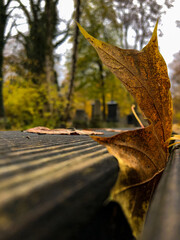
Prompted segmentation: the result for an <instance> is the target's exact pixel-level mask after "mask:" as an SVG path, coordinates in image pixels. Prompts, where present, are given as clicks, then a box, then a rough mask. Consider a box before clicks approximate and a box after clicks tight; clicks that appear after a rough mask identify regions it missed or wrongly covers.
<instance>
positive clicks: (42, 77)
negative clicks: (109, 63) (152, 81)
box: [0, 0, 180, 130]
mask: <svg viewBox="0 0 180 240" xmlns="http://www.w3.org/2000/svg"><path fill="white" fill-rule="evenodd" d="M179 9H180V3H179V0H159V1H158V0H98V1H96V0H89V1H83V0H1V1H0V129H1V130H21V129H27V128H30V127H35V126H46V127H50V128H59V127H68V128H71V127H75V128H107V127H110V128H124V127H131V126H136V125H138V123H137V121H136V119H135V118H134V116H133V114H132V111H131V106H132V105H133V104H135V105H136V103H135V102H134V99H133V98H132V97H131V96H130V95H129V93H128V92H127V91H126V89H125V88H124V87H123V85H122V84H121V82H120V80H118V79H117V78H116V77H115V76H114V75H113V74H111V73H110V72H109V70H108V69H107V68H106V67H105V66H104V65H102V62H101V61H100V59H99V57H98V55H97V54H96V52H95V50H94V49H93V47H92V46H90V44H89V43H88V42H87V40H85V39H84V37H83V36H82V34H80V33H79V30H78V28H77V26H76V24H75V20H76V21H78V22H79V23H80V24H81V25H82V26H83V27H84V28H85V29H86V30H87V31H88V32H89V33H90V34H91V35H93V36H94V37H95V38H98V39H101V40H103V41H105V42H108V43H110V44H112V45H116V46H118V47H121V48H126V49H128V48H133V49H137V50H140V49H142V48H143V47H144V46H145V45H146V44H147V42H148V41H149V39H150V37H151V34H152V31H153V28H154V26H155V23H156V21H157V19H158V18H159V19H160V23H159V27H158V29H159V30H158V35H159V46H160V52H161V53H162V55H163V56H164V58H165V61H166V63H167V65H168V72H169V76H170V80H171V85H172V88H171V91H172V95H173V104H174V123H175V124H178V123H180V44H179V42H180V15H179ZM136 112H138V113H139V112H140V111H139V109H138V107H136Z"/></svg>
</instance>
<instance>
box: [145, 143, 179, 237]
mask: <svg viewBox="0 0 180 240" xmlns="http://www.w3.org/2000/svg"><path fill="white" fill-rule="evenodd" d="M152 239H153V240H178V239H180V145H177V146H175V147H174V148H173V149H172V152H171V155H170V159H169V162H168V164H167V166H166V169H165V171H164V172H163V175H162V177H161V179H160V183H159V184H158V187H157V189H156V191H155V194H154V197H153V199H152V202H151V206H150V208H149V212H148V215H147V220H146V224H145V228H144V232H143V234H142V240H152Z"/></svg>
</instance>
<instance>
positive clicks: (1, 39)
mask: <svg viewBox="0 0 180 240" xmlns="http://www.w3.org/2000/svg"><path fill="white" fill-rule="evenodd" d="M6 21H7V15H6V8H5V5H4V3H3V1H2V2H1V3H0V122H2V120H4V121H5V112H4V102H3V59H4V56H3V50H4V45H5V36H4V33H5V27H6Z"/></svg>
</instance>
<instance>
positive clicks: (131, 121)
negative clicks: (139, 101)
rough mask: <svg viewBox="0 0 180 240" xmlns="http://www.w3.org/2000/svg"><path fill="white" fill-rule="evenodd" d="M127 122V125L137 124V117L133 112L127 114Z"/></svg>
mask: <svg viewBox="0 0 180 240" xmlns="http://www.w3.org/2000/svg"><path fill="white" fill-rule="evenodd" d="M127 124H128V125H134V126H136V127H137V126H139V124H138V121H137V119H136V118H135V116H134V114H132V113H131V114H129V115H127Z"/></svg>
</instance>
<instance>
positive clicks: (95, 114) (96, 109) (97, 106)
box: [92, 100, 101, 120]
mask: <svg viewBox="0 0 180 240" xmlns="http://www.w3.org/2000/svg"><path fill="white" fill-rule="evenodd" d="M92 120H101V103H100V101H99V100H96V101H95V103H93V104H92Z"/></svg>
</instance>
